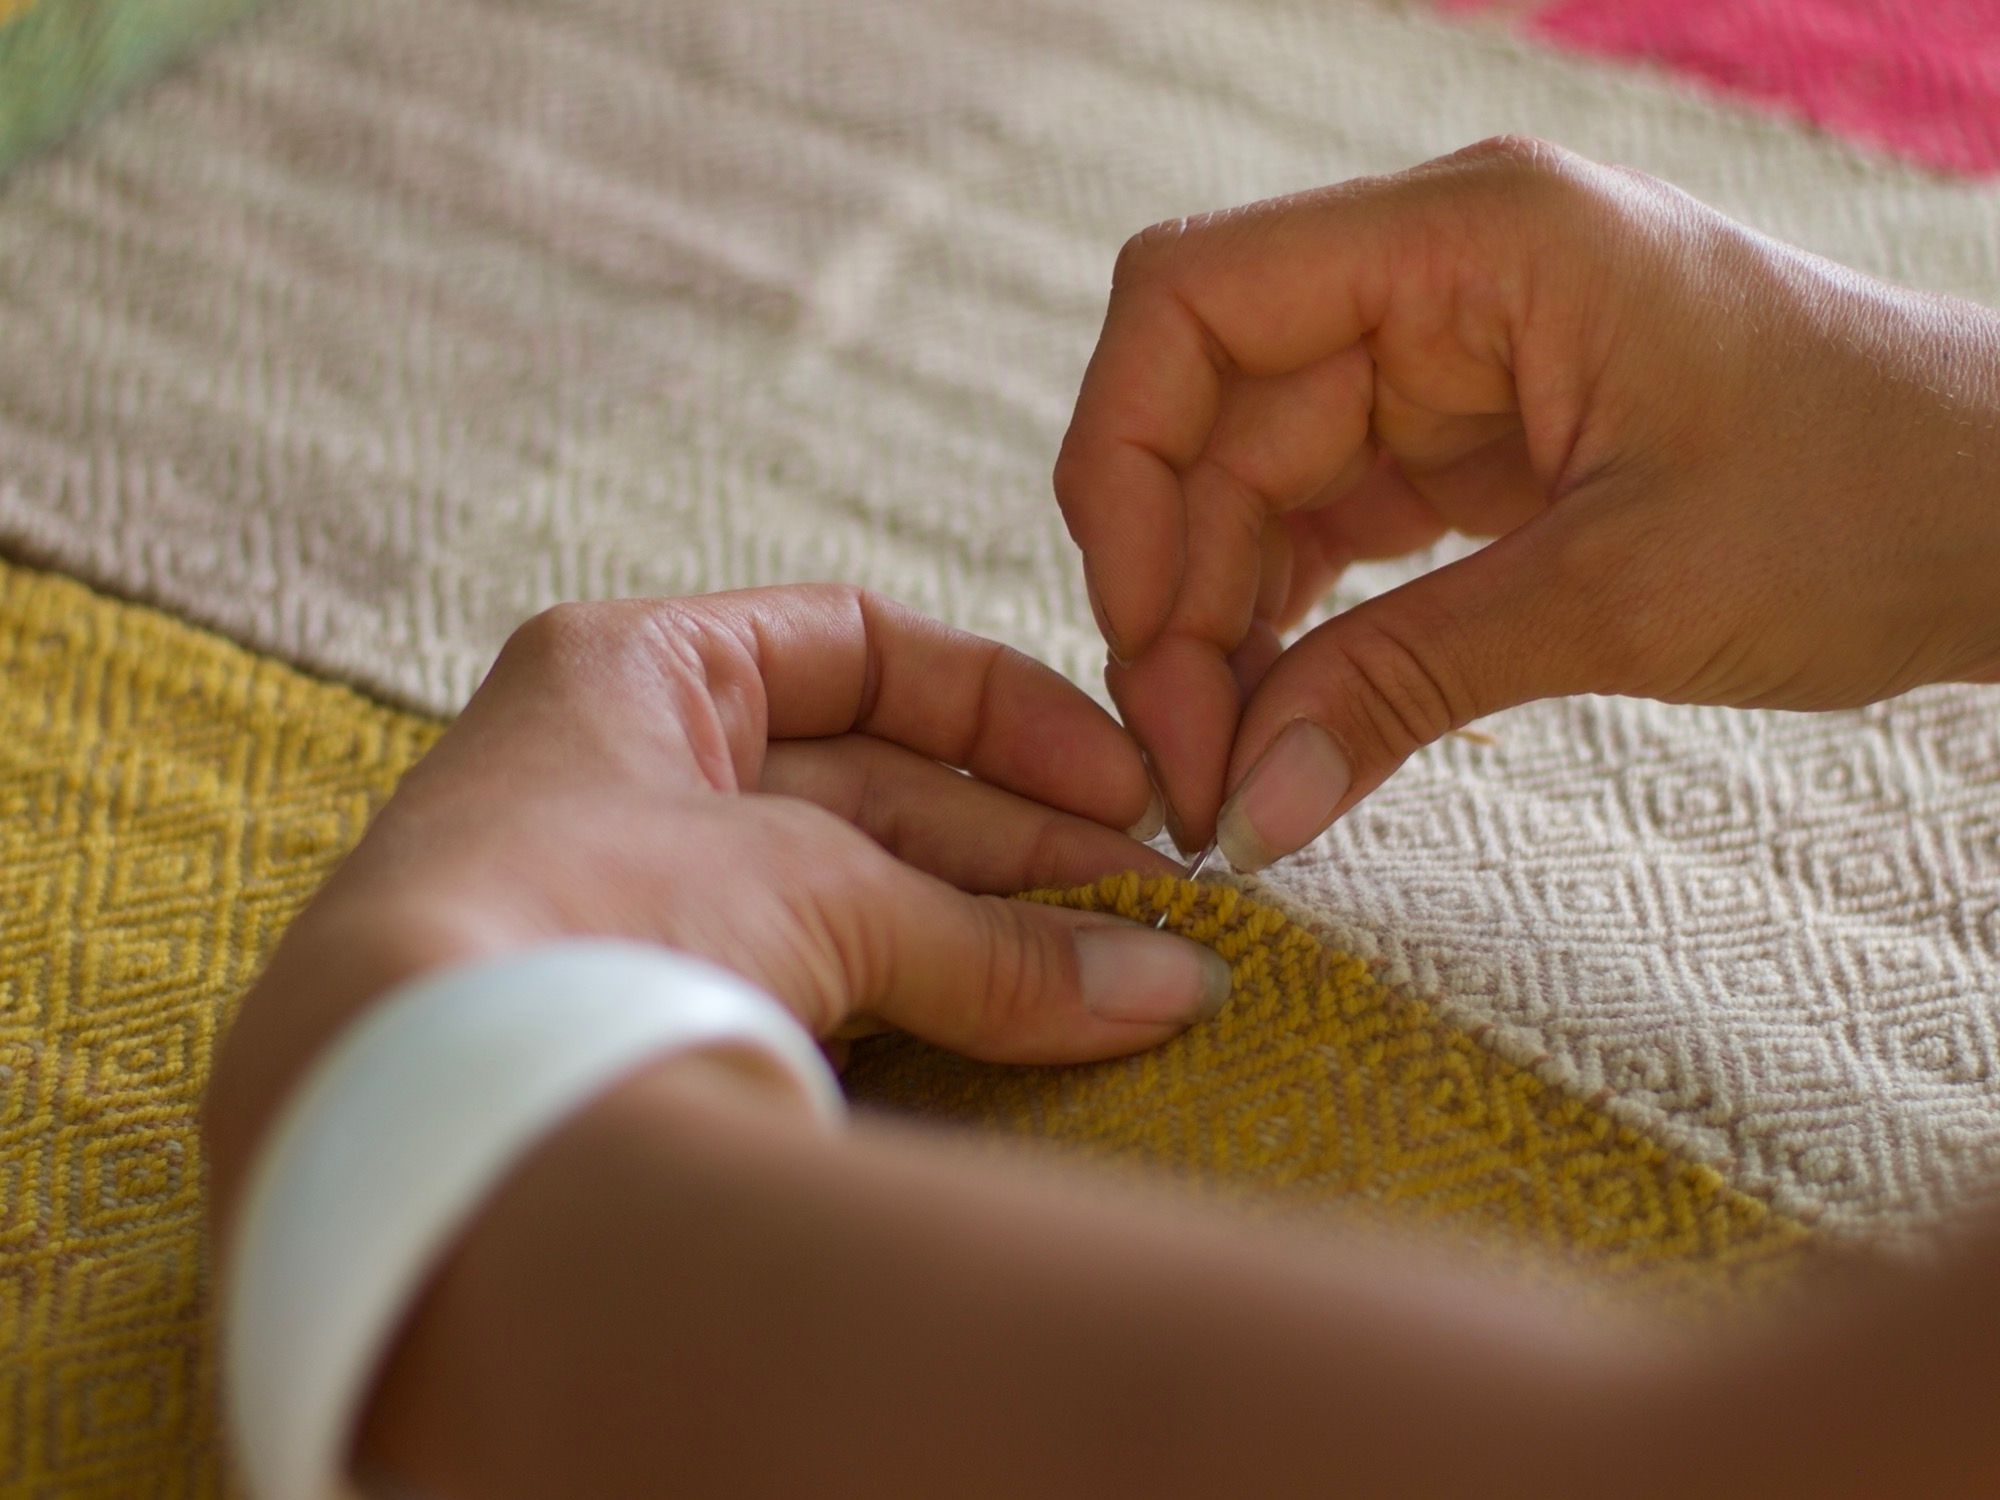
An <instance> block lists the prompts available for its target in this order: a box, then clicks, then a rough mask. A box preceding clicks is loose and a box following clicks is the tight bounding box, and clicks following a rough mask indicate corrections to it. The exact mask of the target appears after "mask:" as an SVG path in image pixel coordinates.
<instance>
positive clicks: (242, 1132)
mask: <svg viewBox="0 0 2000 1500" xmlns="http://www.w3.org/2000/svg"><path fill="white" fill-rule="evenodd" d="M953 766H959V767H963V768H964V769H965V770H967V771H969V772H971V773H972V774H971V775H960V774H958V772H957V771H954V770H952V769H950V768H951V767H953ZM1134 824H1138V825H1140V826H1139V828H1138V831H1139V832H1141V833H1150V832H1151V831H1153V830H1156V829H1157V828H1158V826H1159V824H1158V814H1157V812H1156V811H1154V810H1153V809H1152V808H1151V806H1150V792H1149V789H1148V786H1147V781H1146V775H1145V771H1144V769H1143V767H1142V766H1141V764H1140V761H1139V756H1138V753H1137V751H1136V749H1135V747H1134V746H1133V745H1132V742H1131V741H1130V740H1129V739H1128V738H1127V737H1126V736H1125V734H1124V733H1123V732H1122V731H1121V730H1120V729H1119V728H1118V726H1117V725H1116V724H1115V723H1113V722H1112V720H1111V718H1110V716H1109V715H1107V714H1105V713H1104V711H1103V710H1101V709H1100V708H1098V707H1097V706H1096V705H1095V704H1093V703H1092V702H1091V701H1090V700H1089V699H1088V698H1086V697H1085V696H1084V695H1083V694H1082V693H1080V692H1079V691H1078V690H1077V689H1076V688H1074V687H1073V686H1071V685H1070V684H1069V683H1067V682H1065V681H1064V680H1063V679H1062V678H1061V677H1059V676H1058V675H1057V674H1056V673H1054V672H1053V671H1051V670H1049V669H1048V668H1046V667H1043V666H1040V665H1038V664H1037V663H1035V662H1032V661H1030V660H1028V659H1027V658H1026V657H1024V656H1022V655H1020V654H1019V653H1018V652H1014V651H1010V650H1007V649H1005V648H1003V647H1001V646H998V645H995V644H993V643H992V642H988V641H981V640H977V639H975V638H973V637H971V636H967V635H963V634H960V633H958V632H955V631H952V630H948V629H946V628H945V627H943V626H941V625H937V624H935V623H933V622H931V621H929V620H926V619H924V618H922V617H920V616H917V615H914V614H912V613H910V612H909V611H907V610H905V609H902V608H900V607H898V606H896V605H893V604H887V603H884V602H882V601H880V600H877V599H874V598H871V597H870V596H868V595H865V594H861V593H858V592H857V591H855V590H852V589H844V588H833V587H807V588H786V589H767V590H758V591H751V592H746V593H738V594H722V595H715V596H712V597H708V598H702V599H690V600H633V601H626V602H622V603H615V604H593V605H567V606H563V607H560V608H558V609H556V610H552V611H550V612H549V613H547V614H544V615H542V616H539V617H538V618H537V619H535V620H533V621H531V622H530V623H529V624H527V625H526V626H524V627H523V628H522V629H521V630H520V631H519V632H518V633H517V634H516V635H515V636H514V638H513V639H512V640H511V641H510V642H509V643H508V645H507V648H506V650H505V651H504V652H502V653H501V656H500V659H499V661H498V663H497V664H496V665H495V666H494V668H493V671H492V673H491V675H490V676H489V677H488V678H487V680H486V682H485V684H484V685H483V686H482V687H481V688H480V690H479V692H478V694H477V695H476V696H475V697H474V698H473V700H472V702H471V703H470V704H469V705H468V706H467V708H466V710H465V713H464V715H463V716H462V717H461V718H460V719H459V720H458V722H457V723H456V724H455V725H454V726H453V727H452V729H451V730H450V731H449V732H448V733H447V734H446V735H445V736H444V737H443V739H442V740H441V741H440V742H439V743H438V745H437V746H436V747H435V748H434V749H433V750H432V751H431V753H430V754H429V755H428V756H427V757H426V758H425V759H424V760H423V761H422V763H420V764H419V765H418V766H417V767H416V769H415V770H413V771H412V772H411V773H410V775H409V776H408V777H407V778H405V780H404V782H403V784H402V786H401V787H400V788H399V789H398V790H397V792H396V794H395V796H394V797H393V798H392V799H391V800H390V801H389V803H388V804H387V806H385V807H384V808H383V810H382V812H381V814H380V815H379V817H378V818H377V819H376V821H375V823H374V825H373V826H372V827H371V828H370V829H369V831H368V834H367V836H366V837H365V838H364V839H363V840H362V842H361V844H360V845H359V847H358V848H357V849H356V850H355V852H354V853H353V855H352V856H351V857H350V858H349V860H348V861H347V863H346V864H345V865H344V866H342V868H341V869H340V871H339V873H338V874H337V875H336V876H335V877H334V878H333V879H332V880H331V881H330V882H329V883H328V885H327V886H326V887H325V889H324V890H323V891H322V892H321V893H320V894H319V895H318V896H317V897H316V898H315V899H314V901H313V902H312V904H311V906H310V907H309V908H308V909H307V910H306V911H305V913H304V914H303V915H302V916H301V917H300V918H299V920H298V921H297V923H295V924H294V926H293V927H292V928H291V930H290V931H289V932H288V933H287V934H286V937H285V939H284V941H283V943H282V944H281V945H280V948H279V951H278V953H277V954H276V956H275V957H274V959H273V961H272V964H271V967H270V969H269V970H268V971H267V972H266V975H265V977H264V978H263V979H262V980H261V981H260V982H259V984H258V986H257V988H256V990H254V991H253V992H252V994H251V995H250V997H249V998H248V999H247V1000H246V1002H245V1005H244V1008H243V1014H242V1016H241V1018H240V1020H239V1022H238V1024H237V1026H236V1027H235V1028H234V1029H233V1030H232V1032H231V1034H230V1038H229V1041H228V1044H227V1046H226V1047H225V1050H224V1056H223V1058H222V1059H221V1061H220V1063H219V1065H218V1069H217V1075H216V1080H215V1084H214V1087H213V1088H212V1090H211V1126H212V1129H213V1127H215V1126H216V1125H217V1122H218V1119H222V1118H226V1119H228V1120H231V1121H233V1122H234V1128H224V1129H220V1130H219V1131H216V1132H215V1133H216V1134H217V1135H218V1137H224V1136H226V1137H230V1138H233V1139H234V1140H235V1141H236V1142H238V1143H239V1144H241V1143H245V1142H247V1141H249V1140H251V1139H254V1136H255V1128H254V1124H255V1122H256V1121H258V1120H261V1119H262V1118H263V1116H264V1115H265V1114H266V1113H267V1112H268V1110H269V1109H270V1108H271V1106H272V1105H273V1104H274V1103H275V1100H276V1098H277V1097H279V1096H280V1094H281V1092H282V1088H283V1086H284V1085H285V1084H286V1083H287V1082H289V1081H290V1079H291V1078H293V1077H295V1076H296V1074H297V1072H298V1070H299V1068H300V1067H302V1066H303V1064H304V1062H305V1060H306V1059H307V1058H308V1057H309V1056H310V1053H311V1051H312V1050H313V1048H314V1047H315V1046H317V1045H318V1044H319V1043H320V1042H322V1041H323V1040H324V1039H325V1038H326V1037H328V1036H330V1035H331V1034H332V1032H333V1031H334V1030H335V1029H336V1028H337V1027H338V1025H339V1024H340V1023H341V1022H342V1021H343V1020H344V1019H346V1018H347V1017H348V1016H349V1015H351V1013H352V1012H353V1010H354V1009H355V1008H357V1007H358V1006H359V1005H360V1004H364V1003H365V1002H366V1001H367V1000H368V999H370V998H372V997H373V996H374V995H376V994H378V993H380V992H381V991H382V990H383V989H385V988H386V987H388V985H390V984H393V983H394V982H396V981H397V980H398V979H400V978H403V977H406V976H407V975H408V974H409V973H411V972H414V971H416V970H420V969H422V968H424V967H428V966H430V965H433V964H440V963H445V962H451V961H454V960H459V959H465V958H470V957H473V956H477V955H484V954H490V953H492V952H495V951H498V950H503V949H506V948H510V947H517V946H523V945H527V944H531V943H535V942H540V941H545V940H550V939H555V938H561V937H569V936H582V935H592V936H604V937H624V938H634V939H639V940H643V941H648V942H655V943H659V944H662V945H664V946H667V947H672V948H677V949H681V950H684V951H686V952H690V953H695V954H698V955H701V956H703V957H705V958H709V959H712V960H714V961H715V962H717V963H719V964H722V965H724V966H726V967H728V968H730V969H733V970H736V971H737V972H738V973H741V974H744V975H746V976H748V977H749V978H750V979H751V980H753V981H755V982H756V983H757V984H759V985H761V986H762V987H763V988H764V989H766V990H767V991H769V992H770V993H771V994H772V995H774V996H776V997H777V998H778V999H780V1000H781V1001H783V1002H784V1003H785V1004H786V1005H788V1006H790V1007H791V1009H792V1010H793V1011H794V1012H795V1013H796V1014H797V1015H798V1017H799V1019H800V1021H801V1022H802V1023H803V1024H804V1025H805V1026H806V1027H807V1028H808V1029H810V1030H811V1031H812V1032H813V1034H814V1035H816V1036H819V1037H822V1038H833V1037H835V1036H836V1035H838V1034H840V1033H842V1032H843V1031H847V1030H849V1029H851V1028H853V1027H854V1026H856V1025H857V1024H863V1025H865V1024H868V1023H870V1022H879V1023H881V1024H886V1025H890V1026H897V1027H903V1028H907V1029H908V1030H910V1031H913V1032H916V1033H918V1034H920V1035H922V1036H924V1037H927V1038H929V1039H931V1040H933V1041H936V1042H939V1043H942V1044H944V1045H946V1046H950V1047H954V1048H957V1049H960V1050H962V1051H965V1052H969V1053H972V1054H974V1055H976V1056H980V1057H985V1058H994V1059H1003V1060H1008V1061H1016V1062H1054V1061H1076V1060H1082V1059H1090V1058H1101V1057H1108V1056H1113V1055H1116V1054H1120V1053H1125V1052H1132V1051H1136V1050H1138V1049H1140V1048H1143V1047H1148V1046H1152V1045H1154V1044H1155V1043H1158V1042H1160V1041H1162V1040H1164V1039H1165V1038H1166V1037H1168V1036H1170V1035H1172V1034H1173V1033H1174V1032H1176V1031H1178V1030H1179V1029H1181V1028H1182V1027H1183V1026H1185V1025H1187V1024H1188V1023H1189V1022H1190V1021H1193V1020H1194V1019H1196V1018H1197V1017H1199V1016H1202V1015H1205V1014H1209V1013H1212V1012H1213V1011H1214V1010H1215V1009H1216V1008H1217V1007H1218V1006H1220V1004H1221V1003H1222V1000H1223V999H1224V998H1225V996H1226V994H1227V991H1228V985H1229V972H1228V967H1227V965H1226V964H1224V963H1223V961H1222V960H1221V959H1220V958H1218V957H1216V955H1214V954H1212V953H1210V952H1208V951H1207V950H1206V949H1203V948H1200V947H1197V946H1196V945H1195V944H1193V943H1189V942H1186V941H1184V940H1182V939H1180V938H1176V937H1172V936H1170V935H1167V934H1161V933H1154V932H1151V931H1149V930H1147V929H1144V928H1140V927H1137V926H1134V925H1133V924H1130V923H1127V922H1122V921H1119V920H1116V919H1113V918H1106V917H1098V916H1087V915H1084V914H1082V913H1076V912H1068V911H1061V910H1057V909H1054V908H1050V907H1043V906H1034V905H1028V904H1025V903H1019V902H1012V901H1006V900H1000V899H997V894H999V893H1007V894H1011V893H1013V892H1016V891H1020V890H1023V889H1026V888H1029V887H1033V886H1038V885H1051V884H1056V885H1060V884H1069V883H1075V882H1082V881H1087V880H1092V879H1096V878H1098V877H1100V876H1102V875H1105V874H1108V873H1112V872H1115V871H1119V870H1127V869H1139V870H1144V871H1147V872H1149V873H1160V874H1171V873H1173V870H1174V866H1173V865H1172V864H1171V863H1170V862H1169V861H1167V860H1165V859H1163V858H1162V857H1161V856H1159V855H1157V854H1155V853H1153V852H1152V851H1151V850H1149V849H1147V848H1145V847H1144V846H1143V845H1141V844H1138V843H1135V842H1134V841H1133V840H1132V839H1131V838H1130V837H1128V836H1127V834H1126V833H1125V832H1123V831H1121V830H1123V829H1125V828H1126V827H1127V826H1128V825H1134ZM1147 824H1150V827H1148V826H1145V825H1147ZM967 892H974V893H985V894H967ZM216 1144H217V1145H218V1146H221V1147H222V1152H221V1154H222V1155H224V1156H227V1155H229V1154H230V1153H229V1148H228V1144H227V1142H225V1141H223V1140H221V1139H219V1138H218V1140H217V1141H216Z"/></svg>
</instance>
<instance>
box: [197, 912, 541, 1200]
mask: <svg viewBox="0 0 2000 1500" xmlns="http://www.w3.org/2000/svg"><path fill="white" fill-rule="evenodd" d="M530 940H531V939H529V938H527V937H524V936H520V935H510V934H509V932H508V931H507V930H506V929H504V928H503V927H501V926H499V925H497V924H495V923H493V922H491V921H490V920H484V919H480V918H476V917H474V916H472V915H470V914H468V913H463V912H458V911H455V910H451V909H448V908H446V907H444V906H424V905H420V904H416V903H406V904H397V903H377V902H350V901H341V900H334V901H326V900H324V899H322V900H320V901H316V902H315V903H314V904H313V905H312V906H310V907H308V908H307V910H306V911H305V912H304V913H303V914H302V915H301V916H300V917H299V918H298V919H297V920H296V921H295V922H294V923H293V924H292V926H291V927H290V928H289V929H287V931H286V932H285V935H284V937H283V938H282V939H281V940H280V941H279V944H278V947H277V949H276V951H275V952H273V954H272V955H271V958H270V960H269V962H268V963H267V964H266V965H265V967H264V969H263V971H262V972H261V973H260V974H259V975H258V977H257V980H256V982H255V983H254V984H252V986H251V987H250V989H249V990H248V991H247V992H246V993H245V994H244V996H243V998H242V999H241V1000H240V1001H239V1002H238V1004H237V1006H236V1009H235V1012H234V1014H233V1015H232V1016H231V1018H230V1023H229V1027H228V1030H227V1031H226V1032H225V1033H224V1035H223V1038H222V1041H221V1044H220V1045H219V1046H218V1048H217V1049H216V1054H215V1062H214V1066H213V1068H212V1069H211V1071H210V1075H209V1082H208V1087H207V1090H206V1092H205V1094H204V1096H203V1100H202V1144H203V1150H204V1154H205V1156H206V1158H207V1162H208V1169H209V1202H210V1218H211V1221H212V1222H213V1223H215V1224H217V1225H220V1224H223V1223H225V1222H226V1221H227V1219H228V1217H229V1212H230V1210H231V1209H232V1208H233V1206H234V1202H235V1197H236V1193H237V1190H238V1189H239V1188H240V1187H241V1185H242V1178H243V1174H244V1172H245V1171H246V1170H247V1169H248V1166H249V1164H250V1161H251V1159H252V1158H253V1156H254V1155H255V1152H256V1148H257V1145H258V1143H259V1141H260V1140H261V1139H262V1138H263V1136H264V1134H265V1131H266V1129H267V1128H268V1127H269V1125H270V1124H271V1121H272V1119H273V1117H274V1116H275V1114H276V1113H277V1110H278V1107H279V1105H280V1104H281V1103H282V1102H283V1101H284V1099H285V1098H286V1096H287V1095H288V1094H289V1093H290V1092H291V1090H292V1088H293V1086H294V1085H296V1084H297V1083H298V1082H299V1080H300V1079H301V1078H303V1077H304V1075H305V1073H306V1071H307V1069H308V1068H310V1066H311V1065H312V1062H313V1060H314V1058H316V1057H317V1056H318V1055H319V1054H320V1052H321V1051H322V1049H323V1048H324V1047H325V1046H326V1044H327V1043H328V1042H330V1041H331V1040H332V1039H333V1038H334V1036H335V1035H337V1034H338V1033H339V1032H340V1031H341V1030H342V1029H343V1028H344V1027H345V1026H347V1025H348V1024H350V1023H351V1022H352V1021H353V1020H354V1019H355V1018H356V1017H358V1016H359V1015H361V1014H362V1013H363V1012H364V1011H366V1010H367V1009H368V1007H369V1006H370V1005H371V1004H373V1003H374V1002H375V1001H376V1000H377V999H379V998H380V997H381V996H383V995H386V994H388V993H389V992H390V991H391V990H393V989H395V988H396V987H397V986H399V985H401V984H404V983H406V982H408V981H409V980H412V979H415V978H417V977H418V976H419V975H422V974H426V973H429V972H430V971H432V970H434V969H441V968H445V967H448V966H450V965H453V964H460V963H467V962H471V961H473V960H476V959H480V958H486V957H492V956H494V955H497V954H499V953H502V952H505V951H507V950H508V949H509V948H513V947H519V946H523V945H524V943H525V942H527V941H530Z"/></svg>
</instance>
